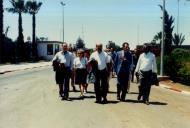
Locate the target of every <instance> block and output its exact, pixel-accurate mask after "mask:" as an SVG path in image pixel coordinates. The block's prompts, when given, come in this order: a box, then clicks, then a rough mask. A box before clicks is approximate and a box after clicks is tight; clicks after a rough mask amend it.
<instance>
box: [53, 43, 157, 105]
mask: <svg viewBox="0 0 190 128" xmlns="http://www.w3.org/2000/svg"><path fill="white" fill-rule="evenodd" d="M62 47H63V49H62V51H60V52H58V53H56V55H55V56H54V58H53V60H52V62H53V67H54V71H55V79H56V83H57V84H58V85H59V95H60V97H62V100H70V99H69V80H70V79H72V80H71V81H73V82H74V83H75V84H78V85H79V88H80V92H81V94H80V98H84V93H85V92H86V91H87V86H88V82H87V81H88V80H87V79H88V77H87V76H88V75H90V76H92V75H93V79H94V80H93V83H94V91H95V95H96V101H95V103H107V102H108V100H107V93H108V90H109V79H110V77H112V76H114V73H115V74H116V75H117V100H119V101H125V98H126V94H127V93H128V89H129V84H130V77H131V73H132V72H133V73H134V74H138V76H139V78H140V85H139V95H138V97H137V99H138V100H141V97H142V99H143V102H144V103H146V104H149V94H150V89H151V83H150V79H151V76H152V73H153V72H154V73H157V66H156V59H155V55H154V54H153V53H152V52H151V50H150V46H148V45H144V53H142V54H141V55H140V56H139V59H138V62H137V61H136V62H135V60H134V57H133V55H132V53H131V52H130V50H129V44H128V43H127V42H124V43H123V44H122V50H121V51H118V52H114V51H112V50H111V49H110V50H106V51H104V50H103V45H102V44H101V43H97V44H96V48H95V50H94V52H93V53H92V54H91V55H90V56H88V57H87V56H85V52H84V50H83V49H79V50H77V53H76V55H75V54H73V53H71V52H69V51H68V46H67V44H66V43H63V44H62ZM133 73H132V76H133V75H134V74H133ZM71 76H72V77H71ZM90 78H91V77H90Z"/></svg>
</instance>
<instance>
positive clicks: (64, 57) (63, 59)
mask: <svg viewBox="0 0 190 128" xmlns="http://www.w3.org/2000/svg"><path fill="white" fill-rule="evenodd" d="M65 53H66V54H64V52H63V51H59V52H57V53H56V54H55V56H54V58H53V59H52V62H53V61H58V62H59V63H62V64H65V66H66V67H70V68H72V65H73V54H72V53H71V52H68V51H67V52H65Z"/></svg>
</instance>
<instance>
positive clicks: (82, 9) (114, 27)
mask: <svg viewBox="0 0 190 128" xmlns="http://www.w3.org/2000/svg"><path fill="white" fill-rule="evenodd" d="M4 1H5V2H4V7H5V8H8V7H11V4H10V2H9V0H4ZM37 1H41V2H43V5H42V7H41V9H40V11H39V13H38V14H37V15H36V26H37V27H36V33H37V34H36V35H37V36H38V37H48V39H49V40H56V41H61V40H62V30H63V29H62V19H63V18H62V14H63V13H62V12H63V11H62V6H61V4H60V1H61V0H37ZM63 2H64V3H65V4H66V6H65V7H64V19H65V20H64V21H65V29H64V31H65V41H66V42H68V43H75V42H76V40H77V38H78V37H79V36H80V37H81V38H83V39H84V41H85V43H86V46H87V47H90V48H93V47H95V43H97V42H101V43H103V44H107V42H108V41H109V40H112V41H114V42H116V43H117V44H118V45H121V44H122V43H123V42H124V41H127V42H129V44H130V46H131V48H132V49H133V48H135V46H136V45H137V44H143V43H145V42H149V41H151V40H152V39H153V36H154V35H155V34H156V33H157V32H159V31H161V30H162V21H161V19H160V17H161V16H162V12H161V10H160V7H158V5H159V4H162V0H63ZM177 5H178V4H177V0H166V9H167V11H168V12H169V14H170V15H173V16H174V18H175V24H174V25H175V28H174V32H176V30H177V26H176V25H177V10H178V8H177V7H178V6H177ZM179 9H180V15H179V32H180V33H183V34H184V35H185V39H186V40H185V42H184V44H190V2H186V0H180V8H179ZM4 18H5V19H4V22H5V23H4V29H5V28H6V27H7V26H10V29H9V32H8V36H9V37H11V38H12V39H14V40H15V39H16V37H17V36H18V32H17V31H18V15H16V14H11V13H8V12H7V11H5V13H4ZM23 28H24V37H25V40H26V39H27V37H28V36H30V37H31V35H32V17H31V15H29V14H23Z"/></svg>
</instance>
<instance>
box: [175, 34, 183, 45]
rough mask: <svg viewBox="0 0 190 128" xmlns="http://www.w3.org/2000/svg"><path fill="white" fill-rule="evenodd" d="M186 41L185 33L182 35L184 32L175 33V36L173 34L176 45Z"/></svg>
mask: <svg viewBox="0 0 190 128" xmlns="http://www.w3.org/2000/svg"><path fill="white" fill-rule="evenodd" d="M184 41H185V35H182V33H181V34H180V35H179V34H176V33H174V36H173V43H174V45H176V46H179V45H182V43H183V42H184Z"/></svg>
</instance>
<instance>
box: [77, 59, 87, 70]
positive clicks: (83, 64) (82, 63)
mask: <svg viewBox="0 0 190 128" xmlns="http://www.w3.org/2000/svg"><path fill="white" fill-rule="evenodd" d="M87 63H88V62H87V59H86V58H85V57H82V58H81V59H80V57H76V58H75V59H74V68H75V69H84V68H86V65H87Z"/></svg>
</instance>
